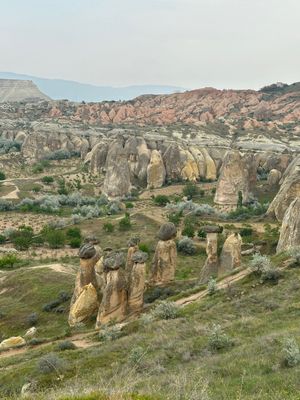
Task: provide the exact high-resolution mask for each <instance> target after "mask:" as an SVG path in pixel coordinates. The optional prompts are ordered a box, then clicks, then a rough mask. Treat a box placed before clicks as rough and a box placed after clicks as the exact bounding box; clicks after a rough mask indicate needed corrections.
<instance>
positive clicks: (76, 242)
mask: <svg viewBox="0 0 300 400" xmlns="http://www.w3.org/2000/svg"><path fill="white" fill-rule="evenodd" d="M69 244H70V246H71V247H72V249H79V247H80V246H81V239H80V238H72V239H71V240H70V242H69Z"/></svg>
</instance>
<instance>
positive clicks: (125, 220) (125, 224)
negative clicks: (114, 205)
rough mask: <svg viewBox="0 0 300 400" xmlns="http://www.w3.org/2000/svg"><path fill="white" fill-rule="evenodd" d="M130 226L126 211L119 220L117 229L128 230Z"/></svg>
mask: <svg viewBox="0 0 300 400" xmlns="http://www.w3.org/2000/svg"><path fill="white" fill-rule="evenodd" d="M130 228H131V221H130V215H129V214H128V213H126V214H125V217H124V218H122V219H121V220H120V221H119V230H120V231H128V230H129V229H130Z"/></svg>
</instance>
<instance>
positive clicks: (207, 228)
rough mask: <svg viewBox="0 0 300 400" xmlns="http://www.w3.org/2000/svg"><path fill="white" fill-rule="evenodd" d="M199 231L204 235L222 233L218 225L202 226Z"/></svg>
mask: <svg viewBox="0 0 300 400" xmlns="http://www.w3.org/2000/svg"><path fill="white" fill-rule="evenodd" d="M201 230H202V231H204V232H206V233H222V232H223V226H219V225H204V226H202V227H201Z"/></svg>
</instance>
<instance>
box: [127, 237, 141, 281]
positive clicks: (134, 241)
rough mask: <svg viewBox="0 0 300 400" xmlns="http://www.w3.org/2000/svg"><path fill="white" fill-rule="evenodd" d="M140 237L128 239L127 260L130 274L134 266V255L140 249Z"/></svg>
mask: <svg viewBox="0 0 300 400" xmlns="http://www.w3.org/2000/svg"><path fill="white" fill-rule="evenodd" d="M139 243H140V238H139V237H137V236H136V237H132V238H131V239H130V240H129V241H128V252H127V260H126V271H127V272H128V273H129V274H130V272H131V269H132V266H133V256H134V254H135V253H136V252H137V251H138V250H139Z"/></svg>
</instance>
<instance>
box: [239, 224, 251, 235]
mask: <svg viewBox="0 0 300 400" xmlns="http://www.w3.org/2000/svg"><path fill="white" fill-rule="evenodd" d="M252 234H253V228H251V227H250V226H249V227H248V226H247V227H243V228H242V229H241V230H240V235H241V236H242V237H244V236H251V235H252Z"/></svg>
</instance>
